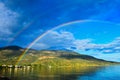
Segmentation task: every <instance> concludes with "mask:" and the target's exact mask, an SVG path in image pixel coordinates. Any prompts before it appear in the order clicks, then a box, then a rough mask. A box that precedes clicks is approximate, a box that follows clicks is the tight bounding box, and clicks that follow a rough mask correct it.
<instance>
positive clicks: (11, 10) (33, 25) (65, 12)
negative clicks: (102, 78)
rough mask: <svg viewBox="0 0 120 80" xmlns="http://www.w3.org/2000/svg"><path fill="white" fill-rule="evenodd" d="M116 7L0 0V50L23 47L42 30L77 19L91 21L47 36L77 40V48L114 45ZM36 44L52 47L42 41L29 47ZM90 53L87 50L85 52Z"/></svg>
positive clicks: (74, 0)
mask: <svg viewBox="0 0 120 80" xmlns="http://www.w3.org/2000/svg"><path fill="white" fill-rule="evenodd" d="M119 5H120V1H119V0H0V47H3V46H8V45H18V46H21V47H27V46H28V45H30V44H31V43H32V42H33V41H34V40H35V39H36V38H37V37H39V36H40V35H42V34H44V33H45V32H46V31H48V30H50V29H52V28H54V27H56V26H58V25H61V24H65V23H68V22H72V21H77V20H93V21H91V22H87V23H86V22H85V23H76V24H71V25H69V26H72V27H73V26H76V28H75V29H74V28H64V29H62V28H61V29H62V30H61V29H59V30H60V31H59V30H58V31H53V32H51V33H54V34H56V35H57V36H58V35H60V36H61V37H62V35H63V36H64V37H67V38H68V39H67V40H69V38H71V37H72V38H73V39H74V40H76V39H77V40H76V41H75V43H76V44H78V45H79V44H81V41H80V40H82V41H83V42H82V43H85V44H87V43H89V44H92V45H93V44H94V45H96V46H99V47H101V46H103V45H104V46H108V45H110V44H113V43H115V45H117V41H118V42H119V37H120V35H119V34H120V33H119V30H120V28H119V24H120V6H119ZM95 21H100V22H95ZM94 25H95V27H94ZM77 26H78V27H77ZM79 26H82V27H79ZM83 26H84V27H86V28H84V27H83ZM109 27H110V28H109ZM113 30H114V31H113ZM80 34H81V35H80ZM48 37H49V36H48ZM59 39H61V38H59ZM62 39H63V38H62ZM94 39H95V40H94ZM45 40H46V39H45ZM67 40H66V41H67ZM40 41H41V40H40ZM40 41H38V42H40ZM58 41H59V40H58ZM46 42H47V40H46ZM67 42H68V41H67ZM75 43H74V44H75ZM51 44H54V43H51ZM56 44H57V41H56ZM35 45H36V44H35ZM40 45H41V46H45V47H46V48H50V47H53V48H55V47H56V46H50V47H48V46H46V45H45V44H44V42H43V43H42V44H39V45H38V44H37V45H36V46H34V47H33V48H37V49H39V48H40V47H41V46H40ZM64 45H65V43H64ZM67 45H68V44H67ZM69 45H72V44H71V43H69ZM38 46H39V47H38ZM60 46H62V44H61V45H60ZM90 46H91V45H90ZM45 47H44V48H45ZM71 47H72V48H74V49H76V50H75V51H78V52H79V50H80V49H79V48H78V47H77V48H76V46H73V45H72V46H71ZM79 47H80V46H79ZM118 47H119V45H118ZM59 48H60V47H59ZM105 48H106V47H105ZM78 49H79V50H78ZM90 49H91V48H90ZM92 51H93V49H92ZM92 51H91V50H90V51H89V53H91V52H92ZM95 51H98V50H95ZM108 52H109V51H108ZM100 53H101V51H100ZM117 60H118V59H117Z"/></svg>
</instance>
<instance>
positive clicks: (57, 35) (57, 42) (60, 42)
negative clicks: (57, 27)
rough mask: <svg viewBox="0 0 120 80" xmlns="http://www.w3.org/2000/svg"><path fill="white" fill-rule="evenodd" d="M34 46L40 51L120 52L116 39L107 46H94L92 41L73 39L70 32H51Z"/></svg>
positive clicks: (118, 42)
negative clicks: (54, 49)
mask: <svg viewBox="0 0 120 80" xmlns="http://www.w3.org/2000/svg"><path fill="white" fill-rule="evenodd" d="M40 45H41V47H40ZM43 45H44V46H43ZM35 46H38V48H42V49H47V48H50V47H57V48H58V47H59V48H60V47H61V48H66V49H72V48H71V47H74V48H75V49H77V50H84V51H85V50H95V51H99V52H103V53H114V52H115V53H116V52H120V50H119V48H120V39H119V38H116V39H115V40H113V41H112V42H110V43H108V44H95V43H93V42H92V39H75V37H74V35H73V34H72V33H71V32H67V31H60V32H57V31H51V32H50V33H49V34H47V35H46V36H44V37H43V38H41V39H40V40H39V41H38V42H37V43H36V44H35V45H34V46H33V47H35ZM36 48H37V47H36Z"/></svg>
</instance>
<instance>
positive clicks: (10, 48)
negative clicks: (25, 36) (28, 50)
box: [0, 45, 23, 50]
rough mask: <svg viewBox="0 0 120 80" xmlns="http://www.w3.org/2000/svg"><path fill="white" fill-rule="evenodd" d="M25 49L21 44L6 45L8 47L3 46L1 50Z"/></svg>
mask: <svg viewBox="0 0 120 80" xmlns="http://www.w3.org/2000/svg"><path fill="white" fill-rule="evenodd" d="M20 49H23V48H22V47H19V46H16V45H14V46H6V47H1V48H0V50H20Z"/></svg>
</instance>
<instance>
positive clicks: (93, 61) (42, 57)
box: [0, 46, 116, 66]
mask: <svg viewBox="0 0 120 80" xmlns="http://www.w3.org/2000/svg"><path fill="white" fill-rule="evenodd" d="M24 50H25V49H23V48H21V47H18V46H7V47H4V48H0V64H13V65H14V64H16V62H17V60H18V58H19V56H20V55H21V54H22V53H23V51H24ZM19 64H20V65H28V64H32V65H36V64H37V65H40V66H46V65H51V66H81V65H106V64H107V65H108V64H116V63H115V62H110V61H105V60H101V59H97V58H94V57H92V56H88V55H83V54H78V53H76V52H73V51H62V50H60V51H59V50H40V51H37V50H32V49H30V50H29V51H28V52H27V53H26V54H25V55H24V57H23V59H22V60H21V61H20V62H19Z"/></svg>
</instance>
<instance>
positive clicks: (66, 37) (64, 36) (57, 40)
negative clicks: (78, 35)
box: [33, 31, 75, 49]
mask: <svg viewBox="0 0 120 80" xmlns="http://www.w3.org/2000/svg"><path fill="white" fill-rule="evenodd" d="M74 40H75V39H74V36H73V34H72V33H70V32H66V31H62V32H57V31H51V32H50V33H49V34H47V35H46V36H44V37H43V38H42V39H40V40H39V41H38V42H37V43H36V44H35V45H34V46H33V47H36V46H38V48H39V49H40V48H42V49H46V48H50V47H64V48H68V47H70V46H72V45H73V44H72V42H73V41H74ZM38 44H40V45H41V44H42V46H41V47H40V45H38ZM43 44H44V45H46V46H43Z"/></svg>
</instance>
